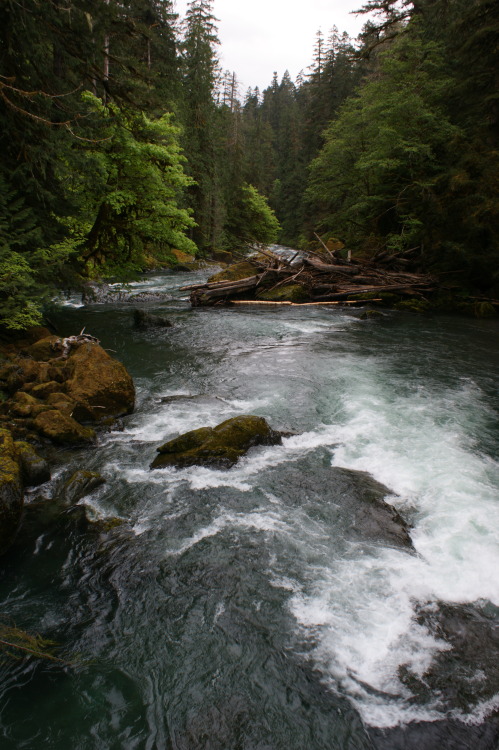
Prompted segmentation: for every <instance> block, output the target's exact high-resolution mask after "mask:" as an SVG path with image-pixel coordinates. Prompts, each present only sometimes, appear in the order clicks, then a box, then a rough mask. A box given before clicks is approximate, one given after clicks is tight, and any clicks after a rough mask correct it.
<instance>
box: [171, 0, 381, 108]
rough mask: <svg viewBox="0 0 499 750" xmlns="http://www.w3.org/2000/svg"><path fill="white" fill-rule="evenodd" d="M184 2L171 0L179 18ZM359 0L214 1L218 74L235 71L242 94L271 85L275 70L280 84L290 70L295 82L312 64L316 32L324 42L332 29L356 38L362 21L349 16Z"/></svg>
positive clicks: (359, 2)
mask: <svg viewBox="0 0 499 750" xmlns="http://www.w3.org/2000/svg"><path fill="white" fill-rule="evenodd" d="M187 2H188V0H175V6H176V11H177V13H179V15H180V16H183V15H184V13H185V9H186V7H187ZM362 5H364V1H363V0H304V1H303V2H298V0H215V2H214V5H213V8H214V13H215V16H216V17H217V18H218V19H219V23H218V35H219V38H220V41H221V45H220V48H219V56H220V60H221V65H222V69H223V70H226V69H228V70H231V71H235V72H236V74H237V77H238V79H239V81H240V83H241V88H240V92H241V94H242V95H244V93H245V92H246V90H247V89H248V87H249V86H251V87H252V88H254V87H255V86H259V88H260V90H263V89H264V88H267V86H269V85H270V82H271V79H272V75H273V73H274V71H277V74H278V77H279V80H280V79H281V78H282V76H283V74H284V72H285V70H286V69H287V70H289V73H290V75H291V78H292V80H295V78H296V76H297V75H298V73H299V72H300V70H304V71H305V69H306V68H307V66H309V65H310V64H311V62H312V56H313V49H314V44H315V39H316V33H317V30H318V29H321V31H322V32H323V34H324V37H325V38H327V36H328V34H329V31H330V29H331V27H332V26H334V25H336V26H337V27H338V31H339V33H340V34H341V33H342V32H343V31H347V32H348V34H349V35H350V36H351V37H352V38H354V39H355V37H357V35H358V34H359V32H360V30H361V29H362V26H363V25H364V23H365V22H366V20H367V18H366V16H355V15H351V14H350V11H353V10H357V9H358V8H360V7H361V6H362Z"/></svg>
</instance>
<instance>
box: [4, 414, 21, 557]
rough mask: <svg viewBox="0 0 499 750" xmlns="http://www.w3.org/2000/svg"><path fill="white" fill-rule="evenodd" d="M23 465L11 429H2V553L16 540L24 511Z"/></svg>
mask: <svg viewBox="0 0 499 750" xmlns="http://www.w3.org/2000/svg"><path fill="white" fill-rule="evenodd" d="M23 503H24V495H23V483H22V476H21V466H20V462H19V460H18V456H17V452H16V447H15V445H14V440H13V439H12V435H11V433H10V432H9V430H4V429H0V554H3V553H4V552H5V551H6V550H7V549H8V548H9V547H10V545H11V544H12V542H13V541H14V537H15V535H16V533H17V530H18V528H19V524H20V522H21V516H22V512H23Z"/></svg>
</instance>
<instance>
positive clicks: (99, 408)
mask: <svg viewBox="0 0 499 750" xmlns="http://www.w3.org/2000/svg"><path fill="white" fill-rule="evenodd" d="M67 364H68V367H69V368H70V371H71V377H70V378H69V380H67V381H66V392H67V395H68V396H69V398H71V399H72V400H73V401H74V402H75V408H74V411H73V417H74V418H75V419H77V420H82V421H87V420H88V421H92V422H101V421H104V420H106V419H107V418H109V417H120V416H123V415H124V414H130V412H132V411H133V408H134V404H135V388H134V385H133V380H132V378H131V377H130V375H129V374H128V372H127V370H126V368H125V366H124V365H123V364H122V363H121V362H118V360H116V359H113V358H112V357H111V356H110V355H109V354H108V353H107V352H106V351H104V349H102V347H100V346H99V345H98V344H91V343H85V344H83V345H82V346H79V347H78V348H77V349H76V350H73V351H72V353H71V355H70V357H69V359H68V361H67Z"/></svg>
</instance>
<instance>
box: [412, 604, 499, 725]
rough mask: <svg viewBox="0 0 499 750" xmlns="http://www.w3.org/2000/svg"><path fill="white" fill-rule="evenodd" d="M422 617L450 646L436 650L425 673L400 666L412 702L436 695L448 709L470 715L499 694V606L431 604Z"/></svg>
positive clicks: (422, 611) (423, 608) (423, 623)
mask: <svg viewBox="0 0 499 750" xmlns="http://www.w3.org/2000/svg"><path fill="white" fill-rule="evenodd" d="M417 620H418V622H419V624H420V625H424V626H426V627H427V628H428V630H429V631H430V632H431V633H432V634H433V635H436V636H437V637H438V638H440V639H441V640H443V641H445V642H446V643H447V644H448V645H449V646H450V647H451V648H450V650H443V651H441V652H439V653H437V654H436V656H435V657H434V659H433V661H432V663H431V665H430V667H429V669H428V670H427V671H426V672H425V674H424V675H423V676H422V677H421V676H418V675H415V674H413V673H412V672H410V670H409V669H408V668H407V667H401V669H400V671H399V677H400V679H401V681H402V682H403V683H404V684H405V685H406V686H407V687H409V689H410V690H411V692H412V693H413V694H414V698H413V702H415V703H426V702H427V701H429V700H430V699H431V696H432V695H434V694H435V693H437V694H438V695H439V698H440V700H441V702H442V703H443V705H444V706H445V707H446V708H447V709H459V710H461V711H463V712H465V713H468V712H469V711H472V710H473V708H474V707H475V706H476V705H477V704H478V703H479V702H482V701H488V700H491V699H492V698H493V697H494V696H496V695H497V694H498V693H499V608H498V607H495V606H494V605H492V604H490V603H488V602H481V603H476V604H446V603H444V602H431V603H429V604H426V605H424V606H422V607H420V608H419V611H418V613H417Z"/></svg>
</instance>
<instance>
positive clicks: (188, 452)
mask: <svg viewBox="0 0 499 750" xmlns="http://www.w3.org/2000/svg"><path fill="white" fill-rule="evenodd" d="M279 442H281V435H280V434H279V433H278V432H275V431H274V430H272V429H271V428H270V427H269V425H268V423H267V422H266V420H265V419H263V417H255V416H248V415H244V416H240V417H234V418H232V419H227V420H226V421H225V422H222V423H221V424H219V425H217V426H216V427H201V428H199V429H198V430H192V431H191V432H187V433H186V434H185V435H181V436H180V437H178V438H175V439H174V440H170V441H169V442H168V443H165V444H164V445H162V446H160V447H159V448H158V453H159V455H158V456H157V457H156V458H155V459H154V461H153V462H152V464H151V469H156V468H161V467H165V466H192V465H194V464H200V465H204V466H213V467H217V468H230V467H231V466H233V465H234V464H235V463H236V461H237V460H238V459H239V458H240V457H241V456H243V455H244V454H245V453H246V451H247V450H248V449H249V448H251V447H252V446H254V445H275V444H276V443H279Z"/></svg>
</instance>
